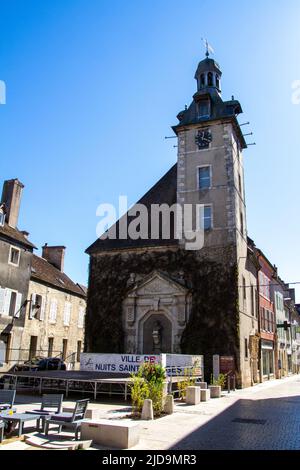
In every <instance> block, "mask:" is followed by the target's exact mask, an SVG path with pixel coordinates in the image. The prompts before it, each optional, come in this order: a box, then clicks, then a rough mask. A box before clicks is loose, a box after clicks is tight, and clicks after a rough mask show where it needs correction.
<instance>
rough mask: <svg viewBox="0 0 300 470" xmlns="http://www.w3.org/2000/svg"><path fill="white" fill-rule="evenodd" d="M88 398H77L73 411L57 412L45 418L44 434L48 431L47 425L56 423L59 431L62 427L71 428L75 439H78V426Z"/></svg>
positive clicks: (83, 414) (83, 415) (84, 412)
mask: <svg viewBox="0 0 300 470" xmlns="http://www.w3.org/2000/svg"><path fill="white" fill-rule="evenodd" d="M89 401H90V400H89V399H85V400H77V401H76V404H75V408H74V411H73V413H59V414H56V415H52V416H51V417H50V419H48V418H46V420H45V434H46V436H47V435H48V433H49V425H50V424H57V425H58V432H59V433H60V432H61V430H62V428H63V427H64V428H67V429H71V430H72V431H74V432H75V439H76V440H77V439H78V435H79V431H80V426H81V423H82V421H83V419H84V418H85V414H86V410H87V407H88V404H89Z"/></svg>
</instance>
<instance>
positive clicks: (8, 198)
mask: <svg viewBox="0 0 300 470" xmlns="http://www.w3.org/2000/svg"><path fill="white" fill-rule="evenodd" d="M23 188H24V185H23V184H22V183H21V182H20V181H19V180H18V179H17V178H16V179H13V180H6V181H4V184H3V190H2V198H1V203H4V204H5V209H6V217H5V220H6V222H7V223H8V225H10V226H11V227H13V228H16V227H17V225H18V217H19V210H20V204H21V195H22V190H23Z"/></svg>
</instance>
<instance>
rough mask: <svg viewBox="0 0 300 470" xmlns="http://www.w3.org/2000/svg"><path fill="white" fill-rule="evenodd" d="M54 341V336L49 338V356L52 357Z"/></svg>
mask: <svg viewBox="0 0 300 470" xmlns="http://www.w3.org/2000/svg"><path fill="white" fill-rule="evenodd" d="M53 341H54V338H48V357H52V354H53Z"/></svg>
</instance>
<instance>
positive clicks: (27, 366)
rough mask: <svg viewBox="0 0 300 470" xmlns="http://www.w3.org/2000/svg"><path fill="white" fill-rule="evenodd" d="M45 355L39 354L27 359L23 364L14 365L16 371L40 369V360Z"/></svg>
mask: <svg viewBox="0 0 300 470" xmlns="http://www.w3.org/2000/svg"><path fill="white" fill-rule="evenodd" d="M42 360H43V357H41V356H37V357H33V358H32V359H29V360H28V361H25V362H24V363H23V364H17V365H15V366H14V367H13V369H14V371H27V370H39V362H40V361H42Z"/></svg>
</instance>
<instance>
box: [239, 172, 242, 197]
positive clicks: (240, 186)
mask: <svg viewBox="0 0 300 470" xmlns="http://www.w3.org/2000/svg"><path fill="white" fill-rule="evenodd" d="M239 192H240V193H241V194H242V178H241V175H240V174H239Z"/></svg>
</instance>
